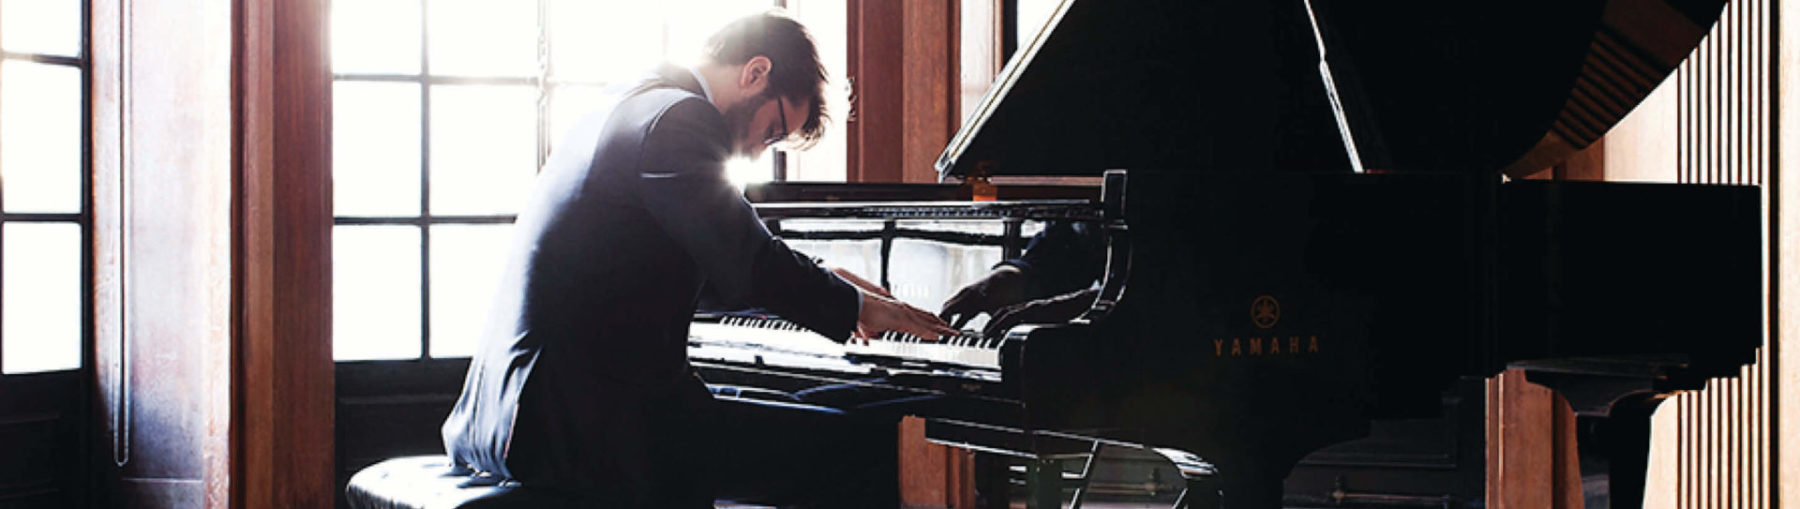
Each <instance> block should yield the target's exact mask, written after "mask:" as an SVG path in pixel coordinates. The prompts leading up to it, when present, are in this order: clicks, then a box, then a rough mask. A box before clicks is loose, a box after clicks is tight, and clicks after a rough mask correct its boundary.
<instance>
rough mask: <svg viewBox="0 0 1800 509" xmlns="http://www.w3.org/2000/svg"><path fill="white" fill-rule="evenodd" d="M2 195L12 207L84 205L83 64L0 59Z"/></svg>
mask: <svg viewBox="0 0 1800 509" xmlns="http://www.w3.org/2000/svg"><path fill="white" fill-rule="evenodd" d="M0 80H4V86H0V189H3V190H4V195H0V201H4V202H5V203H4V205H5V207H6V211H7V212H80V211H81V70H80V69H77V68H74V67H68V66H61V65H50V64H39V63H35V62H26V61H19V60H7V61H5V62H0Z"/></svg>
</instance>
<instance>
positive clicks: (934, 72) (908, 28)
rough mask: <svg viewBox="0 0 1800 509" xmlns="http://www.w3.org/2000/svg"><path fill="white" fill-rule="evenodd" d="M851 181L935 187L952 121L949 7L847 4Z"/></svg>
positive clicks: (953, 41)
mask: <svg viewBox="0 0 1800 509" xmlns="http://www.w3.org/2000/svg"><path fill="white" fill-rule="evenodd" d="M848 1H849V2H850V4H849V16H848V18H849V23H850V26H849V34H850V37H849V39H850V52H849V71H848V74H849V78H850V79H851V80H852V82H853V83H854V85H853V87H852V89H851V105H850V108H851V115H850V116H849V119H850V121H849V122H846V123H845V124H846V126H847V130H846V133H847V134H848V136H849V140H850V147H849V154H850V157H849V159H850V168H849V171H848V172H846V178H847V179H848V180H849V181H851V182H936V181H937V170H936V169H934V168H933V167H932V164H933V163H934V162H936V161H937V157H938V155H939V154H941V153H942V152H943V150H944V145H945V144H947V143H949V141H950V135H951V134H953V133H955V129H956V126H957V125H959V123H960V119H958V118H956V115H955V114H956V111H955V110H956V109H957V99H958V98H957V66H958V61H959V60H960V56H961V55H960V52H959V46H958V44H957V40H958V37H959V35H960V33H959V31H958V27H957V18H958V2H957V1H956V0H920V1H906V2H894V1H887V0H848Z"/></svg>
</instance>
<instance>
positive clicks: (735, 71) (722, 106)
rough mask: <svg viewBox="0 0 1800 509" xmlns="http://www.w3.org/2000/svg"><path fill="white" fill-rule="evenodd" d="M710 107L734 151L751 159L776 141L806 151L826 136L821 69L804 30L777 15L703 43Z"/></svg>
mask: <svg viewBox="0 0 1800 509" xmlns="http://www.w3.org/2000/svg"><path fill="white" fill-rule="evenodd" d="M704 56H705V58H706V63H705V64H704V65H703V66H702V72H701V74H702V75H703V76H706V77H707V78H708V83H709V85H710V86H711V87H712V90H713V102H714V105H715V106H717V107H718V108H719V110H720V111H721V112H723V113H724V115H725V121H726V123H727V124H729V125H730V128H731V135H732V148H733V152H735V153H736V155H739V156H745V157H752V158H754V157H756V156H758V155H761V154H762V152H763V150H764V149H766V148H768V146H769V145H773V144H775V143H779V142H784V141H785V142H791V143H793V144H795V145H797V146H800V147H805V146H809V145H811V144H812V143H813V142H815V141H817V140H818V139H819V137H821V136H823V135H824V134H825V120H826V116H825V106H824V94H825V67H824V66H823V65H820V63H819V51H818V49H817V48H816V47H814V45H813V40H812V36H811V35H810V34H808V33H807V31H806V27H804V26H801V25H800V23H799V22H797V21H794V20H793V18H789V17H787V16H783V15H781V14H777V13H764V14H753V15H750V16H746V17H744V18H742V19H739V20H737V21H733V22H731V24H729V25H726V26H725V28H722V29H719V31H718V32H717V33H714V34H713V35H712V37H710V38H708V39H707V40H706V47H705V55H704Z"/></svg>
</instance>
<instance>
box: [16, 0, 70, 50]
mask: <svg viewBox="0 0 1800 509" xmlns="http://www.w3.org/2000/svg"><path fill="white" fill-rule="evenodd" d="M0 47H4V48H5V49H6V51H11V52H16V53H43V54H49V55H62V56H68V57H72V56H78V55H79V54H80V51H81V1H80V0H4V1H0Z"/></svg>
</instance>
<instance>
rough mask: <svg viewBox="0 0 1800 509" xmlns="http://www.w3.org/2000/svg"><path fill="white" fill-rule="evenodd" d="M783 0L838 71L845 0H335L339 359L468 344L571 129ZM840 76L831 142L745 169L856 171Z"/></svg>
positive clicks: (830, 176) (826, 176)
mask: <svg viewBox="0 0 1800 509" xmlns="http://www.w3.org/2000/svg"><path fill="white" fill-rule="evenodd" d="M9 1H17V0H9ZM777 3H783V4H786V6H787V7H788V9H789V11H790V12H791V13H793V14H794V16H795V17H797V18H799V19H801V21H803V22H805V23H807V25H808V26H809V27H810V28H811V29H812V30H813V33H814V36H815V37H816V38H817V39H818V40H819V41H818V42H819V45H820V50H821V57H822V58H824V59H825V60H826V62H827V63H828V66H831V67H833V69H832V71H833V73H832V74H833V75H834V76H836V77H840V78H841V76H842V73H841V70H842V69H843V64H842V62H843V60H844V56H843V53H844V35H843V32H844V26H845V23H844V7H843V2H842V1H840V0H806V1H797V0H789V1H787V2H778V1H777V0H678V1H659V2H646V1H642V0H537V1H535V2H534V1H506V2H496V1H483V0H356V1H353V2H352V1H339V2H333V5H332V13H331V44H332V51H331V58H332V72H333V73H334V78H335V79H334V86H333V90H332V94H333V99H332V102H333V111H332V115H333V148H332V152H333V161H332V165H333V186H334V188H335V201H334V207H335V209H336V210H335V214H334V215H335V217H336V219H335V223H336V226H335V228H334V230H333V240H332V243H333V250H334V253H333V271H334V292H333V302H334V308H333V317H334V319H333V330H334V353H335V356H336V358H337V359H338V360H370V359H415V358H422V357H460V356H467V355H470V354H471V353H472V352H473V351H474V347H475V342H476V339H477V336H478V334H479V333H480V330H481V328H482V326H483V321H484V319H485V317H486V314H487V306H488V302H489V299H490V298H491V297H492V295H493V291H494V288H495V284H496V283H497V282H498V279H499V276H498V274H499V269H500V267H501V264H502V263H503V258H504V255H505V248H506V246H507V244H508V238H509V236H510V232H511V229H512V227H511V224H512V221H513V218H514V215H515V214H516V213H517V212H518V210H519V208H520V205H521V202H522V200H523V199H524V198H525V194H526V192H527V191H528V188H529V186H530V182H531V179H532V176H533V175H534V174H535V172H536V170H537V168H538V165H539V164H541V163H542V162H543V161H544V160H545V158H546V157H547V156H548V154H549V151H550V150H551V149H552V148H553V146H554V144H556V143H557V142H559V141H560V136H561V135H562V133H563V132H564V131H565V130H566V129H568V128H569V127H571V126H572V125H573V124H574V122H575V120H577V119H578V118H579V117H580V116H581V115H583V114H585V113H587V112H588V111H590V110H591V109H592V108H594V107H595V106H596V105H597V104H598V103H599V102H600V100H601V91H602V90H603V89H604V88H605V87H607V86H609V85H614V84H617V83H620V82H622V81H626V80H631V79H634V78H636V77H638V76H640V75H642V73H643V72H645V71H647V70H649V69H650V68H651V67H652V66H654V65H656V64H657V63H659V62H663V61H669V62H675V63H680V64H690V63H692V62H693V57H694V56H695V55H697V54H698V52H699V46H700V43H701V42H702V41H703V40H704V39H705V37H706V36H707V35H708V34H710V33H711V32H712V31H713V30H714V29H716V28H717V27H719V26H721V25H723V24H724V23H726V22H728V21H730V20H732V19H734V18H736V17H738V16H742V15H745V14H749V13H753V12H759V11H763V10H767V9H769V8H770V7H772V6H775V5H777ZM841 83H842V81H841V80H840V81H838V82H837V83H835V84H834V85H833V90H834V92H837V93H834V94H830V95H831V96H832V98H831V99H829V100H830V101H832V102H831V103H828V105H827V106H828V107H831V108H833V109H834V110H836V112H835V113H836V117H837V121H836V122H834V123H833V124H832V127H833V129H834V132H833V133H832V135H828V138H827V143H824V144H822V145H821V146H819V147H815V148H814V149H813V150H812V151H810V152H809V153H808V154H807V155H804V156H798V157H790V158H781V157H773V156H765V157H764V158H763V160H761V161H759V162H748V161H739V162H734V163H733V166H732V167H731V168H730V169H729V171H730V173H731V177H732V179H733V180H735V181H739V182H753V181H762V180H768V179H770V178H772V177H773V176H775V175H777V174H781V175H783V176H784V177H786V178H789V179H793V180H842V179H843V172H844V170H843V158H844V155H843V154H844V150H843V136H842V134H841V126H842V125H843V121H842V117H843V112H844V106H843V100H842V98H841V96H842V95H843V93H842V91H843V90H844V88H843V86H842V85H841ZM784 159H785V160H784Z"/></svg>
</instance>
